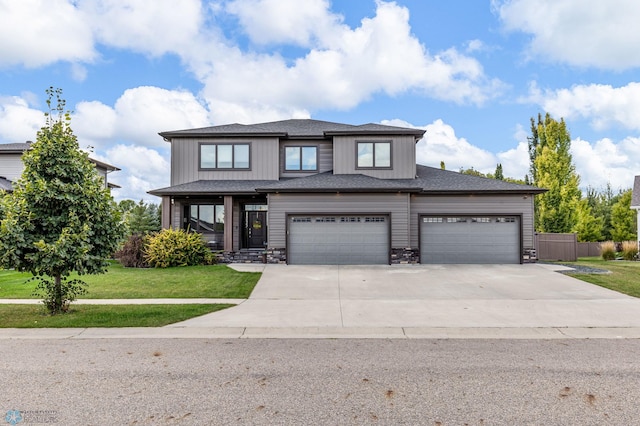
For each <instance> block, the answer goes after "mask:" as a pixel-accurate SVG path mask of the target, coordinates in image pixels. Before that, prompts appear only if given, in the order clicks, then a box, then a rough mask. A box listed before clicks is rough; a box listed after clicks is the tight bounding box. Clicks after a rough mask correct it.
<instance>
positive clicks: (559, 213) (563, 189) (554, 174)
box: [530, 114, 581, 232]
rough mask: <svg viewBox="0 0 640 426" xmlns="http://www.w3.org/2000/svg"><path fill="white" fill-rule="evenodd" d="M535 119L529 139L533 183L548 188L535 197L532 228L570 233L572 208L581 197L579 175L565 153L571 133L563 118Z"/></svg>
mask: <svg viewBox="0 0 640 426" xmlns="http://www.w3.org/2000/svg"><path fill="white" fill-rule="evenodd" d="M538 121H539V122H538V126H537V129H535V131H534V132H533V136H532V137H531V138H530V146H534V147H535V150H534V152H533V154H532V158H533V159H534V160H533V161H534V164H533V166H532V175H533V177H534V182H533V183H534V185H536V186H538V187H540V188H545V189H547V190H548V191H547V192H545V193H544V194H540V195H538V196H537V200H536V211H535V213H536V222H535V223H536V230H537V231H539V232H571V231H572V230H573V228H574V227H575V225H576V220H577V214H576V209H577V205H578V201H579V200H580V197H581V193H580V189H579V187H578V186H579V182H580V178H579V177H578V175H577V173H576V171H575V166H574V165H573V162H572V157H571V154H570V153H569V149H570V148H571V136H570V135H569V131H568V130H567V126H566V124H565V122H564V120H563V119H561V120H560V121H556V120H554V119H553V118H551V116H550V115H549V114H546V116H545V118H544V121H540V117H538ZM532 123H533V119H532ZM530 155H531V153H530Z"/></svg>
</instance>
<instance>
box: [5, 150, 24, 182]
mask: <svg viewBox="0 0 640 426" xmlns="http://www.w3.org/2000/svg"><path fill="white" fill-rule="evenodd" d="M23 170H24V164H23V163H22V154H3V155H0V176H2V177H4V178H6V179H8V180H10V181H12V182H15V181H16V180H18V178H19V177H20V176H21V175H22V171H23Z"/></svg>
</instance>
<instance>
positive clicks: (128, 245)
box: [114, 234, 149, 268]
mask: <svg viewBox="0 0 640 426" xmlns="http://www.w3.org/2000/svg"><path fill="white" fill-rule="evenodd" d="M147 239H148V237H147V236H146V235H142V234H133V235H130V236H129V238H128V239H127V241H125V243H124V244H123V245H122V248H121V249H120V250H118V251H117V252H116V253H115V255H114V257H115V258H116V259H118V260H119V261H120V263H121V264H122V266H126V267H128V268H148V267H149V263H148V262H147V259H146V253H145V249H146V245H147Z"/></svg>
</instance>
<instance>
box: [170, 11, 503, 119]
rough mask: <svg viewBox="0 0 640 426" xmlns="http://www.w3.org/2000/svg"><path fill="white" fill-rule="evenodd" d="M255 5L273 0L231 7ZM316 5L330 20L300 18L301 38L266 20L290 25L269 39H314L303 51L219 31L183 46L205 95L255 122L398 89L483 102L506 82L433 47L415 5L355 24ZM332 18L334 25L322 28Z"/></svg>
mask: <svg viewBox="0 0 640 426" xmlns="http://www.w3.org/2000/svg"><path fill="white" fill-rule="evenodd" d="M250 4H258V5H260V7H266V6H267V5H271V4H272V3H271V2H267V1H258V2H255V1H248V0H242V1H239V2H235V3H232V5H233V6H234V7H235V9H234V7H232V10H236V11H237V13H240V16H242V19H245V20H247V19H249V18H248V17H247V16H248V15H249V12H246V11H244V9H242V12H241V11H240V8H241V6H242V8H245V7H248V6H247V5H250ZM314 4H315V5H316V6H317V8H316V9H314V10H313V11H312V13H311V14H312V15H313V16H319V17H321V21H323V22H324V24H320V25H318V26H317V27H315V28H311V27H309V26H310V25H311V24H309V23H307V24H305V23H304V22H303V23H301V26H302V27H303V28H302V29H301V30H300V31H301V32H302V34H303V35H302V36H301V37H302V38H301V39H300V40H297V39H296V38H295V37H294V35H293V34H292V33H291V32H290V31H289V30H288V29H287V28H288V25H289V24H288V23H286V22H285V23H268V24H266V23H265V24H263V25H270V26H278V25H281V26H283V27H278V28H276V29H273V28H271V31H275V34H274V35H273V38H270V37H271V36H270V35H269V34H270V33H267V34H266V35H265V36H264V37H266V38H265V40H270V41H275V40H277V41H280V42H286V41H287V40H289V42H290V43H302V44H309V45H311V47H310V48H309V50H308V51H306V53H304V54H303V56H302V55H300V56H298V57H296V58H284V57H282V56H280V54H278V53H275V54H258V53H255V52H251V51H248V52H245V51H243V50H241V49H240V48H239V47H237V46H234V45H230V44H229V42H228V40H226V39H224V38H222V39H221V38H220V37H218V38H216V37H210V38H208V39H207V40H200V41H199V42H198V43H195V44H193V45H192V46H190V47H189V48H188V49H185V50H184V51H183V52H182V53H181V55H182V58H183V60H184V62H185V63H186V64H188V65H189V66H190V67H191V69H192V70H193V72H194V73H195V75H196V76H197V78H198V79H199V80H200V81H202V82H203V83H204V85H205V86H204V88H203V90H202V96H203V97H204V98H206V99H207V100H209V102H211V103H220V104H221V105H225V106H230V107H231V109H232V110H236V111H238V116H240V117H248V121H254V122H255V121H263V120H265V117H274V116H279V118H284V117H282V114H285V115H286V114H293V113H307V112H308V111H313V110H318V109H327V108H335V109H349V108H353V107H354V106H356V105H358V104H359V103H361V102H363V101H365V100H367V99H369V98H370V97H372V96H373V95H375V94H377V93H384V94H387V95H390V96H395V95H399V94H402V93H406V92H408V91H417V92H421V93H423V94H424V95H425V96H428V97H432V98H436V99H441V100H445V101H451V102H456V103H461V104H482V103H484V102H485V101H486V100H488V99H490V98H492V97H495V96H498V95H499V93H500V92H501V90H502V89H503V84H502V83H501V82H500V81H498V80H495V79H490V78H488V77H487V76H486V75H485V74H484V71H483V68H482V66H481V65H480V63H479V62H478V61H477V60H476V59H474V58H472V57H469V56H466V55H464V54H461V53H460V52H458V51H457V50H455V49H453V48H452V49H448V50H445V51H442V52H438V53H435V54H431V53H430V52H428V50H427V49H426V47H425V46H424V45H423V44H422V43H421V42H420V41H419V40H418V39H417V38H416V37H415V36H414V35H413V34H412V31H411V26H410V25H409V11H408V10H407V9H406V8H404V7H401V6H399V5H398V4H396V3H395V2H383V1H378V2H377V3H376V6H377V8H376V13H375V15H374V16H373V17H370V18H364V19H362V21H361V23H360V26H358V27H356V28H353V29H352V28H349V27H348V26H345V25H343V24H342V23H341V20H340V19H338V18H337V17H335V16H334V15H333V14H331V13H330V12H329V11H328V10H326V7H325V6H326V3H325V2H317V3H314ZM298 9H299V8H298ZM252 13H253V12H252ZM251 16H253V15H252V14H251ZM286 20H287V19H286V17H285V21H286ZM305 22H306V21H305ZM325 24H326V25H328V26H330V27H328V28H325V27H323V25H325ZM305 25H307V27H305ZM247 28H249V26H248V24H247ZM305 28H306V29H305ZM248 31H253V30H248ZM311 31H313V33H311ZM251 34H253V33H250V36H251V37H254V35H251ZM255 37H258V35H257V34H256V35H255ZM218 111H219V109H218V108H216V107H213V108H212V117H213V120H214V121H215V122H216V123H222V122H225V121H229V120H223V118H226V117H227V116H228V114H224V111H223V115H218ZM230 121H239V120H230Z"/></svg>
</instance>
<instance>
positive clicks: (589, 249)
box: [578, 243, 600, 257]
mask: <svg viewBox="0 0 640 426" xmlns="http://www.w3.org/2000/svg"><path fill="white" fill-rule="evenodd" d="M593 256H596V257H597V256H600V243H578V257H593Z"/></svg>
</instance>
